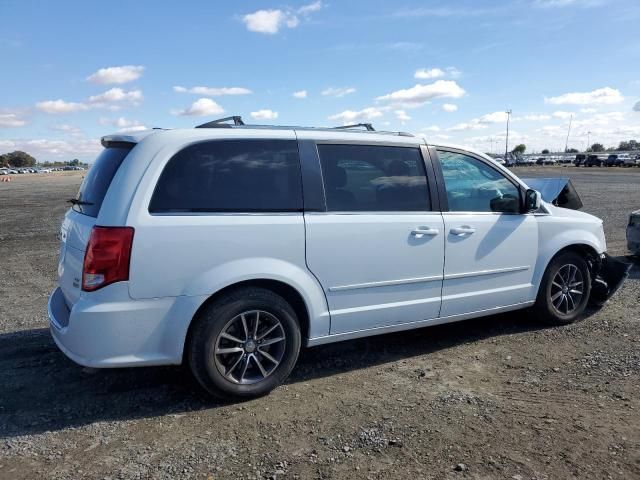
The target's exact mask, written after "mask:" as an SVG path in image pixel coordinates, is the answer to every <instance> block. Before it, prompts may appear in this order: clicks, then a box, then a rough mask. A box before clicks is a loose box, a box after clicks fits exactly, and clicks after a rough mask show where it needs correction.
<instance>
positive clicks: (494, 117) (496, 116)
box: [448, 112, 507, 132]
mask: <svg viewBox="0 0 640 480" xmlns="http://www.w3.org/2000/svg"><path fill="white" fill-rule="evenodd" d="M506 121H507V114H506V112H493V113H487V114H486V115H482V116H481V117H478V118H473V119H471V120H469V121H468V122H463V123H458V124H457V125H454V126H453V127H451V128H448V130H449V131H451V132H461V131H465V130H481V129H484V128H488V127H489V125H491V124H494V123H503V122H504V123H506Z"/></svg>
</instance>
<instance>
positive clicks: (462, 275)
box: [444, 265, 530, 280]
mask: <svg viewBox="0 0 640 480" xmlns="http://www.w3.org/2000/svg"><path fill="white" fill-rule="evenodd" d="M529 268H530V267H529V266H527V265H523V266H521V267H507V268H495V269H493V270H479V271H477V272H463V273H450V274H448V275H445V276H444V279H445V280H455V279H457V278H467V277H480V276H482V275H495V274H497V273H510V272H521V271H523V270H529Z"/></svg>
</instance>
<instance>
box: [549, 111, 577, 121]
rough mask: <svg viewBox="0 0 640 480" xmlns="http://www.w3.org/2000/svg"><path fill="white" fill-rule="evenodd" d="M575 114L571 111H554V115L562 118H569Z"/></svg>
mask: <svg viewBox="0 0 640 480" xmlns="http://www.w3.org/2000/svg"><path fill="white" fill-rule="evenodd" d="M572 115H573V113H571V112H562V111H558V112H553V113H552V116H553V117H554V118H560V119H561V120H566V119H568V118H571V117H572Z"/></svg>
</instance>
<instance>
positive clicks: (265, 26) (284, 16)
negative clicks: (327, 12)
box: [242, 1, 323, 35]
mask: <svg viewBox="0 0 640 480" xmlns="http://www.w3.org/2000/svg"><path fill="white" fill-rule="evenodd" d="M322 6H323V5H322V2H320V1H316V2H313V3H310V4H308V5H303V6H302V7H300V8H299V9H298V10H291V9H268V10H257V11H255V12H253V13H249V14H247V15H244V16H243V17H242V21H243V22H244V24H245V26H246V27H247V30H249V31H251V32H257V33H264V34H266V35H275V34H276V33H278V32H279V31H280V29H282V28H283V27H287V28H296V27H297V26H298V25H300V17H302V18H308V17H309V15H311V14H312V13H315V12H317V11H318V10H320V9H321V8H322Z"/></svg>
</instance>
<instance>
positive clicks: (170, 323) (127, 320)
mask: <svg viewBox="0 0 640 480" xmlns="http://www.w3.org/2000/svg"><path fill="white" fill-rule="evenodd" d="M107 289H110V292H109V293H110V295H109V297H110V299H109V300H107V299H105V298H104V297H105V296H106V295H101V294H100V293H98V292H94V293H95V294H94V293H92V294H91V295H88V296H87V297H88V298H84V297H81V298H80V299H79V300H78V302H76V304H75V305H74V306H73V308H71V309H69V308H68V307H67V305H66V303H65V301H64V296H63V295H62V291H61V290H60V288H57V289H56V290H54V291H53V293H52V294H51V297H50V298H49V305H48V314H49V324H50V330H51V335H52V336H53V339H54V341H55V342H56V344H57V345H58V348H60V350H61V351H62V352H63V353H64V354H65V355H66V356H67V357H69V358H70V359H71V360H73V361H74V362H75V363H78V364H80V365H84V366H86V367H93V368H110V367H134V366H150V365H171V364H179V363H181V361H182V350H183V347H184V340H185V337H186V332H187V329H188V325H189V321H190V320H191V318H192V315H193V312H195V309H197V306H195V305H196V303H197V301H198V300H197V299H196V297H175V298H174V297H171V298H160V299H149V300H132V299H131V298H129V297H128V288H127V285H126V284H121V285H118V284H114V285H111V286H109V287H105V289H104V290H107ZM125 293H126V297H125V296H124V295H123V294H125ZM112 298H118V300H113V299H112ZM191 308H194V310H193V312H191V311H190V309H191Z"/></svg>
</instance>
